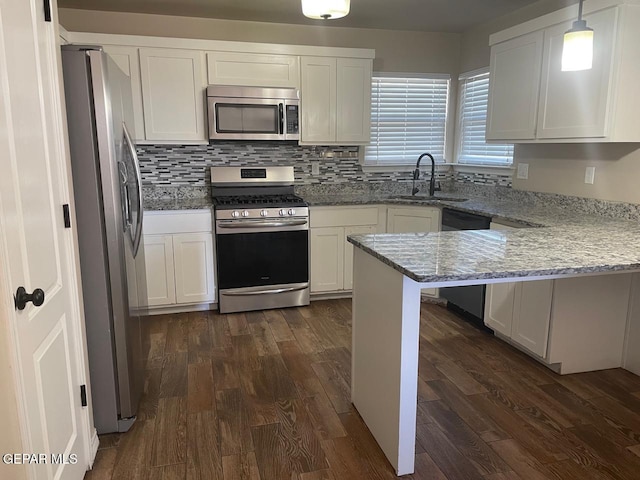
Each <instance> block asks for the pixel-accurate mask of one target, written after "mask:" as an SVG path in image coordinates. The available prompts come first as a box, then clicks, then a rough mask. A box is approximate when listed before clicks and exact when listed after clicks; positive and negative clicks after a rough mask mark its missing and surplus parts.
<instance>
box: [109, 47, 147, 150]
mask: <svg viewBox="0 0 640 480" xmlns="http://www.w3.org/2000/svg"><path fill="white" fill-rule="evenodd" d="M104 51H105V52H107V53H108V54H109V56H110V57H111V58H113V61H114V62H116V64H117V65H118V66H119V67H120V69H121V70H122V71H123V72H124V73H126V74H127V75H129V78H130V79H131V100H132V103H133V117H134V119H135V123H134V128H135V132H134V138H135V140H143V141H144V139H145V138H144V110H143V108H142V82H141V81H140V59H139V58H138V47H122V46H119V45H105V46H104Z"/></svg>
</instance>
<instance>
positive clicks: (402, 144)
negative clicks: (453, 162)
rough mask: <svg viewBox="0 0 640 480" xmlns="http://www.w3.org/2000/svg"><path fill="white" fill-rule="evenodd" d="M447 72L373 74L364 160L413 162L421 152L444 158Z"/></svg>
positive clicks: (370, 163) (376, 163)
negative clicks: (441, 73)
mask: <svg viewBox="0 0 640 480" xmlns="http://www.w3.org/2000/svg"><path fill="white" fill-rule="evenodd" d="M449 80H450V79H449V76H448V75H447V76H444V75H429V76H420V77H418V76H402V75H396V76H388V75H375V74H374V76H373V79H372V84H371V143H370V144H369V145H368V146H367V147H366V149H365V158H364V161H365V164H369V165H394V164H396V165H397V164H404V165H406V164H412V163H414V162H415V161H416V159H417V158H418V157H419V156H420V154H422V153H424V152H429V153H431V154H432V155H433V156H434V158H435V159H436V160H437V161H444V151H445V131H446V123H447V104H448V98H449Z"/></svg>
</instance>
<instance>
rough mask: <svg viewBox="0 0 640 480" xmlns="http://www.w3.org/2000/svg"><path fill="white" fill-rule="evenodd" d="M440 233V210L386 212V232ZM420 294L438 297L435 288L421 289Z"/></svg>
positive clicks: (404, 209)
mask: <svg viewBox="0 0 640 480" xmlns="http://www.w3.org/2000/svg"><path fill="white" fill-rule="evenodd" d="M438 231H440V209H438V208H430V207H415V208H406V207H405V208H390V209H388V210H387V232H389V233H414V232H415V233H419V232H438ZM422 293H423V294H424V295H427V296H429V297H434V298H435V297H438V289H437V288H423V289H422Z"/></svg>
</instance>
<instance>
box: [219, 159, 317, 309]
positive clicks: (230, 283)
mask: <svg viewBox="0 0 640 480" xmlns="http://www.w3.org/2000/svg"><path fill="white" fill-rule="evenodd" d="M293 183H294V175H293V167H211V184H212V195H213V204H214V209H215V238H216V249H217V269H218V302H219V308H220V313H231V312H243V311H250V310H261V309H267V308H283V307H294V306H300V305H308V304H309V207H308V205H307V204H306V203H305V202H304V201H303V200H302V199H301V198H300V197H298V196H296V195H294V187H293Z"/></svg>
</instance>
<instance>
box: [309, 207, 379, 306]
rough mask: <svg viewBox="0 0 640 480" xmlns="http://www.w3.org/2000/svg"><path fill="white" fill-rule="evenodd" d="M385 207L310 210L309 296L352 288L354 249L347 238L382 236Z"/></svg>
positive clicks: (315, 208)
mask: <svg viewBox="0 0 640 480" xmlns="http://www.w3.org/2000/svg"><path fill="white" fill-rule="evenodd" d="M384 215H385V209H384V207H378V206H365V207H312V208H311V220H310V223H311V231H310V237H311V293H325V292H339V291H344V290H351V289H352V288H353V245H351V244H350V243H349V242H347V236H348V235H353V234H367V233H382V232H384V225H385V221H384Z"/></svg>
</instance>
